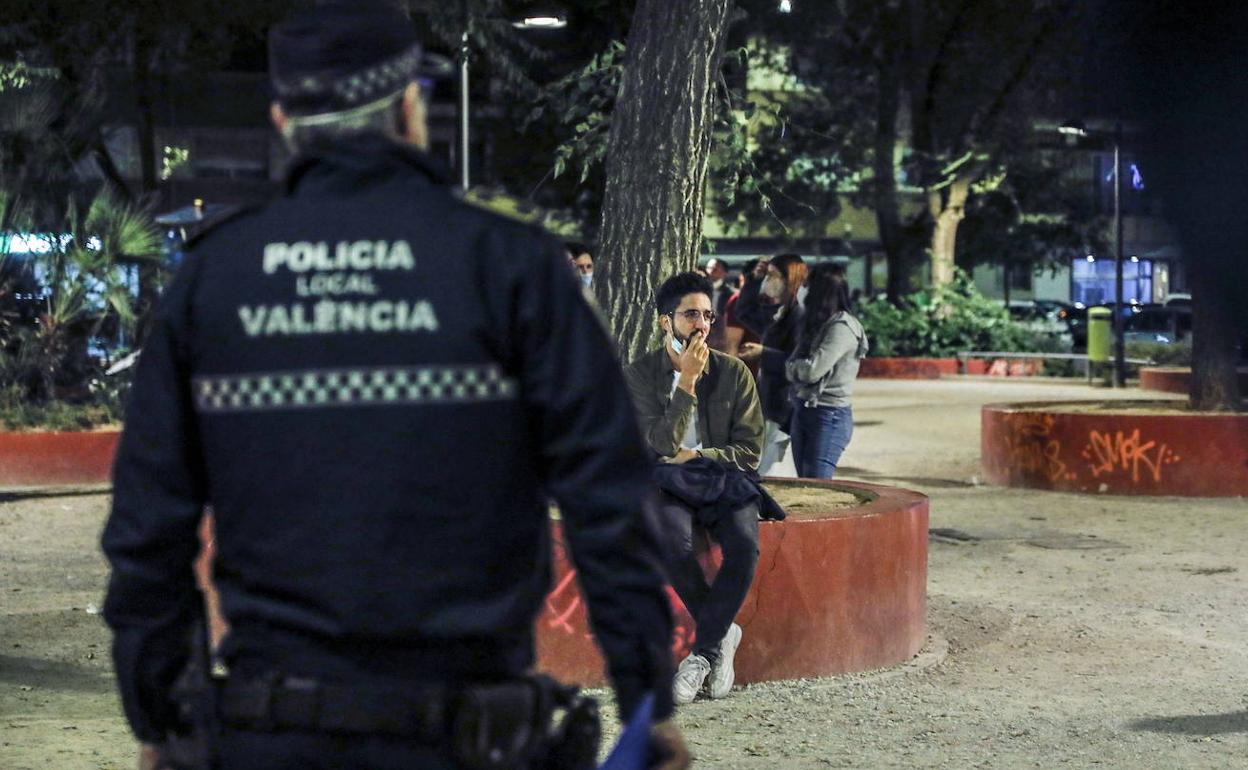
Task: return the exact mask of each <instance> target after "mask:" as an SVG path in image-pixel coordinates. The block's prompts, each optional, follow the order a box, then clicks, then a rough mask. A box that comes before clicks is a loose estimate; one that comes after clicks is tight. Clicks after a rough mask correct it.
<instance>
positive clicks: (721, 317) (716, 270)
mask: <svg viewBox="0 0 1248 770" xmlns="http://www.w3.org/2000/svg"><path fill="white" fill-rule="evenodd" d="M706 277H707V278H708V279H710V281H711V309H712V310H714V311H715V323H714V324H712V325H711V331H710V334H709V335H708V336H707V340H706V343H707V344H708V345H710V346H711V349H713V350H718V351H719V352H721V353H726V352H728V351H727V339H726V337H725V332H726V330H727V325H726V321H727V312H726V310H727V307H728V303H729V302H730V301H731V300H732V298H733V297H735V296H737V289H736V287H735V286H733V285H732V284H731V283H730V282H729V281H728V266H727V265H725V264H724V263H723V261H721V260H718V259H712V260H710V261H709V262H707V263H706Z"/></svg>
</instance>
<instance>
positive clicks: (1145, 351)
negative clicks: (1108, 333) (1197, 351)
mask: <svg viewBox="0 0 1248 770" xmlns="http://www.w3.org/2000/svg"><path fill="white" fill-rule="evenodd" d="M1126 354H1127V358H1147V359H1148V360H1150V361H1152V362H1153V363H1154V364H1155V365H1157V366H1191V365H1192V343H1191V341H1190V340H1189V341H1186V342H1181V343H1177V344H1173V343H1172V344H1166V343H1164V342H1128V343H1127V347H1126Z"/></svg>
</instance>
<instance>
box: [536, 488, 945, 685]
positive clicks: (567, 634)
mask: <svg viewBox="0 0 1248 770" xmlns="http://www.w3.org/2000/svg"><path fill="white" fill-rule="evenodd" d="M773 483H779V482H773ZM803 483H817V482H809V481H803ZM825 483H826V482H825ZM829 486H832V487H833V488H840V489H858V490H867V491H870V492H872V493H875V494H876V495H878V497H877V498H876V499H875V500H874V501H872V502H871V503H868V504H866V505H864V506H861V507H856V508H851V509H847V510H846V511H845V512H843V513H837V514H828V515H826V516H822V517H818V516H817V517H814V518H800V519H799V518H796V517H790V518H789V519H788V520H786V521H783V522H763V523H762V524H761V526H760V527H759V550H760V554H759V562H758V563H759V567H758V573H757V575H756V577H755V579H754V585H753V586H752V587H751V588H750V593H749V596H747V597H746V600H745V604H744V605H743V606H742V608H741V612H740V613H738V615H737V623H739V624H740V625H741V627H742V629H743V631H744V636H743V638H742V643H741V649H740V651H739V652H738V653H737V658H736V662H735V664H736V671H737V681H738V682H739V683H741V684H748V683H750V682H761V681H768V680H774V679H796V678H799V677H814V676H828V675H831V674H843V673H847V672H853V671H867V670H870V669H873V668H881V667H884V666H891V665H896V664H898V663H902V662H904V661H906V660H908V659H910V658H911V657H913V656H914V655H915V654H916V653H917V652H918V651H919V649H920V648H922V646H923V643H924V641H925V639H926V626H925V616H926V611H927V515H928V507H927V498H926V497H924V496H923V495H920V494H918V493H917V492H910V491H907V490H901V489H895V488H891V487H882V486H877V485H873V484H857V483H848V482H830V483H829ZM554 535H555V544H556V548H555V589H554V590H553V591H552V592H551V594H550V595H549V596H548V597H547V599H546V607H545V609H544V611H543V612H542V614H541V616H540V617H539V618H538V626H537V648H538V664H539V667H540V668H542V669H544V670H546V671H549V672H551V673H552V674H554V675H555V676H557V677H559V678H561V679H564V680H566V681H573V682H578V683H581V684H584V685H591V686H593V685H599V684H602V683H603V682H605V677H604V674H603V662H602V657H601V655H600V654H599V652H598V648H597V646H596V645H595V644H594V642H593V638H592V636H591V635H590V632H589V629H588V625H587V622H586V614H585V605H584V601H583V600H582V598H581V595H580V592H579V590H578V589H577V588H576V585H575V581H574V579H573V576H574V574H575V573H573V572H572V571H571V567H570V565H569V563H568V558H567V552H566V549H565V548H564V545H563V538H562V533H561V532H560V530H559V528H558V526H557V524H556V525H555V529H554ZM705 566H706V567H707V568H708V571H709V570H711V569H713V567H711V565H710V564H707V565H705ZM668 593H669V595H670V596H671V598H672V606H673V609H674V611H675V617H676V638H675V639H674V640H673V654H674V656H675V657H676V659H680V658H683V657H684V656H685V655H687V654H688V652H689V648H690V646H691V644H692V642H693V639H694V637H695V634H694V630H693V621H692V620H691V619H690V617H689V614H688V612H687V611H686V610H685V608H684V606H683V605H682V604H681V603H680V600H679V599H677V598H676V594H675V592H674V591H672V590H671V589H669V591H668Z"/></svg>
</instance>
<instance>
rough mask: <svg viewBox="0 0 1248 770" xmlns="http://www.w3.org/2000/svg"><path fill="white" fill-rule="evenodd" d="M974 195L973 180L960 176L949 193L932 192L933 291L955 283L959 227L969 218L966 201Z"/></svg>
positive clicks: (930, 203) (929, 195)
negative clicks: (955, 252)
mask: <svg viewBox="0 0 1248 770" xmlns="http://www.w3.org/2000/svg"><path fill="white" fill-rule="evenodd" d="M970 192H971V180H970V178H969V177H962V176H959V177H958V178H957V179H955V180H953V183H952V184H950V185H949V187H948V189H947V190H946V191H945V194H943V195H942V194H941V192H940V191H939V190H937V191H933V192H930V193H928V196H927V200H928V206H929V210H930V211H931V215H932V221H933V222H934V223H935V225H934V226H933V227H932V242H931V255H930V256H931V261H932V288H933V289H935V288H939V287H941V286H948V285H949V284H951V283H953V268H954V251H955V249H956V247H957V243H958V225H959V224H960V223H961V222H962V220H963V219H964V218H965V217H966V198H967V196H968V195H970Z"/></svg>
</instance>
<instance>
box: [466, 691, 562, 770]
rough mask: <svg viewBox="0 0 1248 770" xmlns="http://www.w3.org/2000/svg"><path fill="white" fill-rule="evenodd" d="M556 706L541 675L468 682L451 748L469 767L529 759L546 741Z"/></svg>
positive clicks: (498, 768) (499, 767)
mask: <svg viewBox="0 0 1248 770" xmlns="http://www.w3.org/2000/svg"><path fill="white" fill-rule="evenodd" d="M552 708H553V706H552V703H551V699H550V697H549V693H548V692H547V690H546V689H545V688H544V687H543V686H542V685H541V684H540V683H539V682H538V681H537V680H536V679H517V680H513V681H509V682H502V683H499V684H485V685H473V686H472V687H469V688H466V689H465V690H463V691H462V692H461V693H460V696H459V698H458V701H457V703H456V706H455V714H454V717H453V718H452V721H451V752H452V754H453V755H454V757H455V760H456V761H457V762H459V763H460V764H461V765H463V766H464V767H465V768H468V769H469V770H504V769H507V770H510V768H515V767H517V766H520V765H523V764H524V763H526V762H528V761H529V760H530V759H532V758H533V757H534V756H535V755H536V754H537V752H538V751H540V750H541V749H542V748H543V746H544V745H545V742H546V737H547V731H548V726H549V724H550V714H551V710H552Z"/></svg>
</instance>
